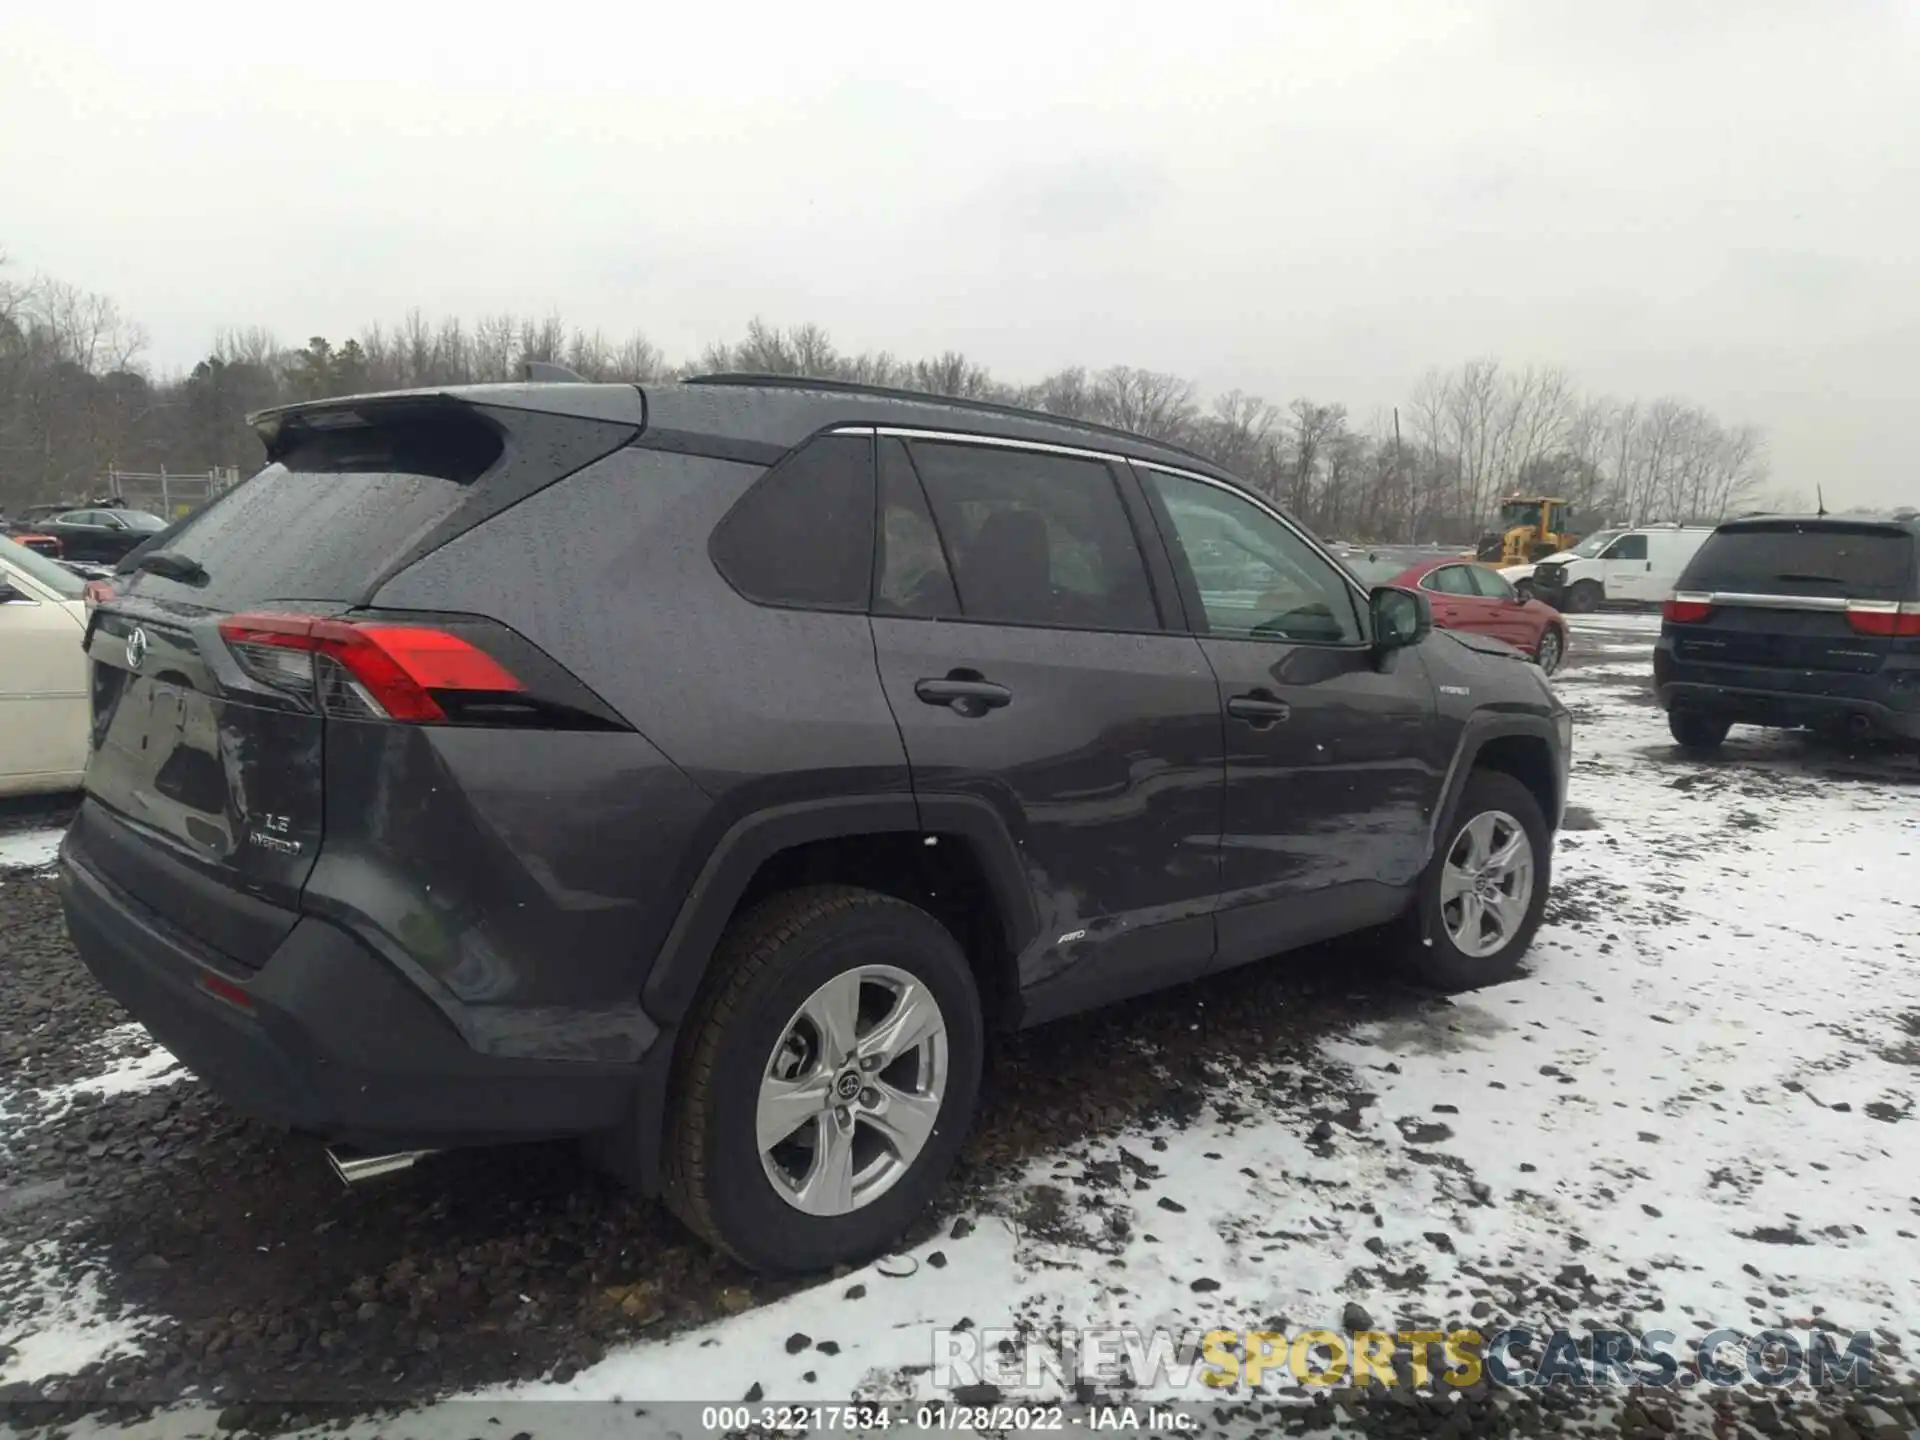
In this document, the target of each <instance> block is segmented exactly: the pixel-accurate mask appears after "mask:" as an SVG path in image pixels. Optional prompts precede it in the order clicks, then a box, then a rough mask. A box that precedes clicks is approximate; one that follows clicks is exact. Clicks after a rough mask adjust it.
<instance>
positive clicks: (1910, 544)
mask: <svg viewBox="0 0 1920 1440" xmlns="http://www.w3.org/2000/svg"><path fill="white" fill-rule="evenodd" d="M1914 550H1915V543H1914V537H1913V535H1912V533H1911V532H1910V531H1906V530H1901V529H1897V528H1895V527H1893V526H1890V525H1849V524H1845V523H1835V522H1827V523H1817V522H1808V521H1780V522H1777V523H1772V522H1769V523H1765V524H1758V525H1739V526H1734V527H1731V528H1729V529H1725V530H1716V531H1714V533H1713V534H1712V535H1710V536H1708V537H1707V543H1706V544H1704V545H1702V546H1701V547H1700V549H1699V551H1698V553H1696V554H1695V555H1694V557H1693V560H1692V562H1691V563H1690V564H1689V565H1688V566H1687V569H1686V573H1685V574H1684V575H1683V576H1682V577H1681V580H1680V584H1679V586H1678V587H1677V588H1679V589H1682V590H1707V591H1713V590H1720V591H1732V592H1745V593H1747V594H1754V595H1821V596H1844V597H1845V598H1847V599H1849V600H1905V599H1910V598H1912V597H1913V595H1914V593H1915V592H1914V580H1915V576H1914Z"/></svg>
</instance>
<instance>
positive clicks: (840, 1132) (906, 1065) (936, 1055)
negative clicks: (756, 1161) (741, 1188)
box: [755, 965, 948, 1217]
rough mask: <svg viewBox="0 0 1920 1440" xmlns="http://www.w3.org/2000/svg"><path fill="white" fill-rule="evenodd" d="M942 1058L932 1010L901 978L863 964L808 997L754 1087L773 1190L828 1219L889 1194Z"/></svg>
mask: <svg viewBox="0 0 1920 1440" xmlns="http://www.w3.org/2000/svg"><path fill="white" fill-rule="evenodd" d="M947 1058H948V1048H947V1026H946V1019H945V1017H944V1016H943V1015H941V1013H940V1006H939V1003H938V1002H937V1001H936V1000H935V999H934V998H933V993H932V992H931V991H930V990H929V989H928V988H927V987H926V986H925V985H924V984H922V983H921V982H920V981H918V980H916V979H915V978H914V977H913V976H911V975H909V974H908V973H907V972H906V971H904V970H897V969H895V968H893V967H892V966H890V965H867V966H862V967H860V968H859V969H855V970H848V971H845V972H843V973H841V974H839V975H836V976H834V977H833V979H831V980H829V981H827V982H826V983H825V984H824V985H822V986H821V987H820V988H819V989H817V990H815V991H814V992H813V994H812V995H810V996H808V997H807V999H806V1001H805V1002H804V1003H803V1004H802V1005H801V1006H800V1008H799V1009H798V1010H797V1011H795V1012H794V1014H793V1017H792V1018H791V1019H790V1020H788V1021H787V1023H786V1026H785V1027H784V1028H783V1029H782V1031H781V1035H780V1039H779V1041H778V1042H776V1043H775V1045H774V1047H773V1053H772V1055H770V1056H769V1057H768V1059H767V1064H766V1068H765V1070H764V1071H763V1073H762V1076H761V1080H760V1094H759V1100H758V1104H757V1106H756V1114H755V1121H756V1135H755V1142H756V1145H757V1147H758V1149H759V1152H760V1163H761V1166H762V1168H763V1169H764V1170H765V1171H766V1176H767V1179H768V1180H769V1181H771V1182H772V1184H773V1188H774V1191H775V1193H777V1194H778V1195H779V1196H780V1197H781V1199H783V1200H785V1201H786V1202H787V1203H788V1204H789V1205H791V1206H793V1207H794V1208H795V1209H796V1210H800V1211H802V1212H804V1213H805V1214H808V1215H816V1216H823V1217H826V1216H834V1215H845V1214H848V1213H850V1212H852V1211H854V1210H858V1209H860V1208H862V1207H863V1206H866V1205H870V1204H872V1203H873V1202H874V1201H875V1200H877V1199H879V1198H880V1197H881V1196H882V1195H884V1194H885V1193H886V1192H887V1191H888V1190H890V1189H892V1188H893V1186H894V1185H895V1184H896V1183H897V1182H898V1181H899V1179H900V1177H901V1176H903V1175H905V1174H906V1173H907V1171H908V1170H909V1169H911V1168H912V1166H913V1162H914V1161H915V1160H916V1159H917V1158H918V1157H919V1154H920V1152H921V1150H922V1149H924V1148H925V1146H926V1143H927V1140H928V1138H929V1137H930V1136H931V1135H932V1134H933V1129H934V1125H935V1123H936V1121H937V1120H938V1119H939V1116H940V1105H941V1102H942V1100H943V1099H944V1098H945V1095H946V1082H947Z"/></svg>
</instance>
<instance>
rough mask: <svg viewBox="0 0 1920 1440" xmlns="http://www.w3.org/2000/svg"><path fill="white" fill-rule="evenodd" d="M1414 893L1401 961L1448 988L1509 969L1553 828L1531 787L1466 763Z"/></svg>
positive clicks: (1528, 926)
mask: <svg viewBox="0 0 1920 1440" xmlns="http://www.w3.org/2000/svg"><path fill="white" fill-rule="evenodd" d="M1443 833H1444V838H1443V843H1442V844H1441V845H1440V846H1439V847H1438V848H1437V849H1436V850H1435V852H1434V856H1433V860H1432V863H1430V864H1429V865H1428V867H1427V873H1426V875H1425V876H1424V877H1422V879H1421V881H1420V890H1419V894H1418V895H1417V897H1416V898H1415V901H1414V912H1413V917H1412V918H1413V925H1412V926H1411V932H1412V933H1411V935H1410V937H1409V944H1408V955H1407V964H1408V969H1409V970H1410V971H1411V972H1412V974H1413V977H1414V978H1415V979H1416V980H1418V981H1420V982H1421V983H1422V984H1425V985H1430V986H1432V987H1433V988H1435V989H1437V990H1442V991H1446V992H1449V993H1453V992H1458V991H1462V990H1477V989H1479V988H1480V987H1481V986H1483V985H1497V984H1499V983H1500V982H1501V981H1503V980H1510V979H1512V978H1513V976H1514V974H1515V972H1516V971H1517V970H1518V969H1519V967H1520V957H1521V956H1522V955H1524V954H1525V953H1526V951H1527V947H1528V946H1529V945H1531V944H1532V943H1533V936H1534V932H1535V931H1537V930H1538V929H1539V928H1540V917H1541V916H1542V915H1543V914H1544V913H1545V911H1546V906H1547V890H1548V887H1549V885H1550V884H1551V882H1552V878H1553V836H1552V835H1551V834H1550V833H1549V832H1548V830H1547V822H1546V817H1545V816H1544V815H1543V814H1542V813H1541V811H1540V802H1539V801H1537V800H1536V799H1534V798H1533V792H1532V791H1531V790H1529V789H1527V787H1526V786H1525V785H1523V784H1521V783H1520V781H1518V780H1516V779H1515V778H1514V777H1513V776H1511V775H1508V774H1506V773H1504V772H1503V771H1499V770H1475V771H1474V772H1473V773H1472V774H1471V775H1469V776H1468V777H1467V783H1466V785H1465V787H1464V788H1463V789H1462V790H1461V792H1460V803H1459V804H1458V805H1457V806H1456V807H1455V809H1454V813H1453V818H1452V819H1451V820H1450V821H1449V822H1448V828H1447V830H1446V831H1445V832H1443Z"/></svg>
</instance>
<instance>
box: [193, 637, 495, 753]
mask: <svg viewBox="0 0 1920 1440" xmlns="http://www.w3.org/2000/svg"><path fill="white" fill-rule="evenodd" d="M220 637H221V638H222V639H223V640H225V641H226V642H227V646H228V648H229V649H231V650H232V651H233V654H234V658H235V659H236V660H238V661H239V662H240V664H241V666H242V667H243V668H244V669H245V670H246V672H247V673H248V674H249V675H251V676H252V677H253V678H254V679H255V680H258V681H259V682H260V683H262V684H264V685H272V686H274V687H276V688H278V689H283V690H291V691H296V692H298V693H300V694H302V695H305V696H307V697H309V698H313V699H315V700H316V702H317V703H319V704H321V705H323V706H324V707H325V708H327V709H329V710H344V711H346V712H347V713H350V714H359V715H363V716H366V717H369V718H373V719H382V720H403V721H406V722H408V723H411V724H416V725H434V724H442V723H444V722H445V721H446V720H447V712H446V710H445V709H444V708H443V707H442V705H441V704H440V701H439V700H437V699H435V698H434V697H435V694H436V692H437V693H438V694H441V695H447V694H449V693H457V694H464V695H512V694H518V693H520V692H521V691H523V690H524V689H525V688H526V687H525V686H524V685H522V684H521V682H520V681H519V680H518V679H517V678H515V676H514V675H513V674H512V673H511V672H510V671H508V670H507V668H506V667H505V666H503V665H502V664H501V663H500V662H499V661H497V660H495V659H494V658H493V657H492V656H491V655H489V654H487V653H486V651H484V650H482V649H480V648H479V647H478V646H476V645H473V644H471V643H470V642H468V641H466V640H463V639H461V638H460V637H459V636H458V635H452V634H449V633H448V632H446V631H445V630H437V629H434V628H433V627H431V626H421V625H389V624H374V623H365V624H355V623H353V622H351V621H346V620H321V619H317V618H315V617H313V616H311V615H273V614H260V615H234V616H231V617H229V618H228V619H226V620H223V621H221V622H220Z"/></svg>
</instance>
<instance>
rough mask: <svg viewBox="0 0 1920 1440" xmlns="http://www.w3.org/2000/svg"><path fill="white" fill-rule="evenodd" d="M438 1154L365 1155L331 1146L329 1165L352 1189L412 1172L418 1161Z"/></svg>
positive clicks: (396, 1153) (328, 1152)
mask: <svg viewBox="0 0 1920 1440" xmlns="http://www.w3.org/2000/svg"><path fill="white" fill-rule="evenodd" d="M436 1153H438V1152H436V1151H433V1150H395V1151H393V1152H391V1153H389V1154H385V1155H363V1154H361V1153H360V1152H359V1151H357V1150H349V1149H347V1148H345V1147H344V1146H342V1147H340V1148H337V1149H336V1148H335V1147H334V1146H332V1145H329V1146H328V1147H327V1164H328V1165H330V1166H332V1167H333V1173H334V1174H335V1175H337V1176H339V1177H340V1183H341V1184H342V1185H345V1186H347V1187H348V1188H349V1189H351V1188H352V1187H353V1186H355V1185H360V1184H363V1183H365V1182H366V1181H368V1180H377V1179H379V1178H380V1177H381V1176H382V1175H397V1174H399V1173H400V1171H402V1170H411V1169H412V1168H413V1167H414V1164H415V1162H416V1161H419V1160H423V1159H425V1158H426V1157H427V1156H429V1155H433V1154H436Z"/></svg>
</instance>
